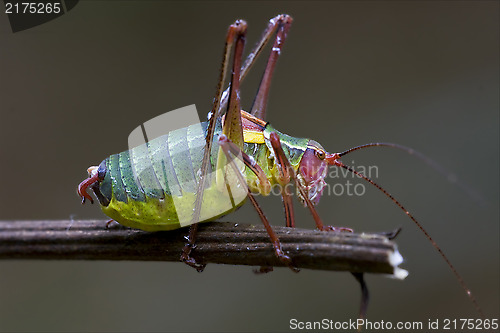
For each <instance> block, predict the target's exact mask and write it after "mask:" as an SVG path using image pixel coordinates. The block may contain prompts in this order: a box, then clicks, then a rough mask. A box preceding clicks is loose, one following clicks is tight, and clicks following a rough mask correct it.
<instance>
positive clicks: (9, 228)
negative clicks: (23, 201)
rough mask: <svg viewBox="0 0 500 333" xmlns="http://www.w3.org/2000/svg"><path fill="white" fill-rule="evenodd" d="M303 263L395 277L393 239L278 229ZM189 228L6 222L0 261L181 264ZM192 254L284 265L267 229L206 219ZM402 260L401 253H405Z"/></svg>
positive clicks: (1, 225) (0, 227)
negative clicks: (146, 229) (155, 229)
mask: <svg viewBox="0 0 500 333" xmlns="http://www.w3.org/2000/svg"><path fill="white" fill-rule="evenodd" d="M273 228H274V230H275V231H276V233H277V235H278V237H279V238H280V240H281V243H282V246H283V250H284V251H285V252H286V253H288V254H289V255H290V256H291V257H292V258H293V261H294V264H295V265H296V266H297V267H299V268H310V269H321V270H337V271H349V272H366V273H383V274H393V275H395V276H396V277H399V278H404V276H406V275H405V272H406V271H404V270H402V269H400V268H398V267H397V265H398V264H399V261H400V260H399V259H400V256H399V252H398V251H397V248H396V245H395V243H393V242H392V241H389V240H388V239H387V237H385V236H381V235H377V234H354V233H352V234H351V233H345V232H342V233H340V232H322V231H316V230H304V229H292V228H285V227H276V226H274V227H273ZM186 235H187V229H185V228H183V229H178V230H173V231H165V232H144V231H141V230H135V229H129V228H125V227H122V226H120V225H118V224H113V225H112V226H111V227H110V228H109V229H107V228H106V221H93V220H83V221H66V220H63V221H0V259H16V260H17V259H44V260H54V259H56V260H144V261H179V257H180V253H181V250H182V247H183V246H184V242H185V239H184V237H185V236H186ZM197 237H198V238H197V244H196V248H195V249H194V250H193V252H192V255H193V257H194V258H195V259H196V260H197V261H199V262H201V263H215V264H230V265H251V266H283V264H282V263H281V262H280V261H279V260H278V259H277V258H276V256H275V254H274V251H273V247H272V245H271V242H270V241H269V238H268V235H267V233H266V231H265V229H264V228H263V227H262V226H255V225H246V224H235V223H229V222H214V223H202V224H200V227H199V233H198V236H197ZM401 259H402V258H401Z"/></svg>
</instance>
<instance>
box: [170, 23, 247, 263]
mask: <svg viewBox="0 0 500 333" xmlns="http://www.w3.org/2000/svg"><path fill="white" fill-rule="evenodd" d="M245 32H246V23H245V22H244V21H241V20H238V21H236V22H235V23H234V24H232V25H231V26H229V29H228V32H227V35H226V43H225V46H224V54H223V57H222V65H221V70H220V75H219V82H218V84H217V90H216V93H215V98H214V104H213V106H212V111H211V112H210V119H209V124H208V127H207V133H206V136H205V141H206V143H205V151H204V154H203V160H202V163H201V169H200V179H199V183H198V189H197V191H196V201H195V208H194V212H193V217H192V220H191V222H192V223H191V226H190V228H189V234H188V236H187V242H186V244H185V246H184V248H183V250H182V254H181V257H180V260H181V261H183V262H185V263H186V264H188V265H189V266H191V267H193V268H195V269H196V270H197V271H199V272H201V271H203V269H204V268H205V265H203V264H199V263H197V262H196V260H195V259H194V258H192V257H191V250H192V248H193V246H194V243H195V241H196V231H197V229H198V225H197V222H199V218H200V213H201V205H202V202H203V200H202V199H203V192H204V190H205V176H206V175H207V174H208V168H209V167H211V163H210V152H211V150H212V141H213V137H214V131H215V125H216V121H217V118H218V117H219V116H218V113H219V112H218V111H219V108H220V103H221V98H222V87H223V85H224V81H225V79H226V75H227V66H228V63H229V56H230V53H231V49H232V46H233V44H234V43H235V40H236V44H237V45H240V46H239V47H236V48H235V51H234V53H235V55H234V57H235V60H234V61H233V62H237V61H236V56H237V54H238V53H239V54H240V57H241V54H242V53H243V45H242V42H238V41H240V40H243V39H244V34H245ZM238 49H240V50H238ZM237 65H238V81H239V77H240V74H239V71H240V66H241V59H240V61H239V62H237ZM233 67H234V66H233ZM233 77H234V75H233ZM237 85H238V89H239V82H238V83H237ZM238 93H239V91H238ZM238 104H239V103H238ZM238 114H239V110H238ZM240 127H241V120H240ZM241 133H242V134H241V137H242V139H241V140H242V145H243V130H242V129H241Z"/></svg>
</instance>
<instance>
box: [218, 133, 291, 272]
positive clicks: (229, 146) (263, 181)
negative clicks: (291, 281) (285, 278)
mask: <svg viewBox="0 0 500 333" xmlns="http://www.w3.org/2000/svg"><path fill="white" fill-rule="evenodd" d="M219 144H220V146H221V148H222V150H223V151H224V153H225V155H226V157H227V159H228V160H229V164H231V167H232V168H233V170H234V172H235V174H236V176H237V177H238V181H239V183H240V184H244V185H245V186H247V185H246V181H245V179H244V177H243V176H242V175H241V172H240V170H239V169H238V168H237V166H236V165H235V163H234V161H233V159H231V154H232V155H234V156H238V157H240V158H241V159H242V160H243V163H244V164H245V166H246V167H248V168H250V170H252V172H254V173H255V174H256V176H257V178H258V179H259V183H260V186H261V187H263V188H266V189H268V190H270V187H271V184H270V183H269V180H268V179H267V177H266V176H265V173H264V171H263V170H262V169H261V167H260V166H259V165H258V164H257V163H256V162H255V161H254V159H253V158H251V157H249V156H248V155H247V154H245V153H244V152H243V151H242V150H241V149H239V147H238V146H236V145H235V144H234V143H233V142H231V141H230V140H229V139H228V138H227V137H226V136H225V135H221V136H220V137H219ZM247 196H248V199H250V202H251V203H252V205H253V206H254V208H255V210H256V211H257V214H259V217H260V219H261V221H262V224H263V225H264V228H266V231H267V233H268V235H269V238H270V239H271V242H272V244H273V248H274V252H275V254H276V256H277V257H278V258H279V259H280V260H281V261H282V262H283V263H284V264H286V265H287V266H288V267H290V269H292V270H293V271H294V272H298V271H299V269H298V268H296V267H295V266H294V265H293V263H292V259H291V258H290V257H289V256H287V255H286V254H285V253H284V252H283V249H282V247H281V242H280V240H279V238H278V236H277V235H276V233H275V232H274V230H273V228H272V227H271V224H270V223H269V220H268V219H267V217H266V216H265V214H264V212H263V210H262V208H260V206H259V204H258V202H257V200H255V198H254V196H253V194H252V192H251V191H250V188H249V187H248V186H247ZM271 270H272V269H269V267H267V266H265V267H261V270H260V271H258V272H259V273H267V272H269V271H271Z"/></svg>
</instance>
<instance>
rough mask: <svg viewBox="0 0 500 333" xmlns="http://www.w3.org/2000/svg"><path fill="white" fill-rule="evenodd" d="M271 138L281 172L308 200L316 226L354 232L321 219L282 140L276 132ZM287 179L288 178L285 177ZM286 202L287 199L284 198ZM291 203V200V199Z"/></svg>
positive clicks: (328, 229)
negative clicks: (293, 182) (284, 148)
mask: <svg viewBox="0 0 500 333" xmlns="http://www.w3.org/2000/svg"><path fill="white" fill-rule="evenodd" d="M269 140H270V141H271V146H272V148H273V151H274V156H276V163H278V164H279V166H280V173H281V174H282V175H283V177H291V178H292V179H293V180H294V181H295V186H296V187H297V189H298V190H299V192H300V195H301V196H302V198H304V201H305V202H306V205H307V208H309V211H310V212H311V215H312V216H313V218H314V222H315V223H316V227H317V228H318V229H319V230H322V231H347V232H352V229H350V228H345V227H333V226H329V225H324V224H323V221H322V220H321V217H320V216H319V214H318V212H317V211H316V208H314V204H313V203H312V202H311V200H310V199H309V195H308V193H307V190H306V189H305V188H304V186H303V185H302V184H301V183H300V182H299V180H298V178H297V175H296V173H295V171H294V170H293V168H292V166H291V164H290V161H289V160H288V159H287V157H286V155H285V152H284V151H283V148H282V147H281V140H280V138H279V136H278V134H276V133H274V132H273V133H271V134H270V136H269ZM284 179H285V180H286V178H284ZM283 201H284V203H285V199H283ZM290 204H291V200H290ZM294 223H295V222H294V221H290V222H289V221H287V225H289V224H290V225H294Z"/></svg>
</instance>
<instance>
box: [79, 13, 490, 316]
mask: <svg viewBox="0 0 500 333" xmlns="http://www.w3.org/2000/svg"><path fill="white" fill-rule="evenodd" d="M291 24H292V18H291V17H290V16H288V15H284V14H283V15H278V16H276V17H274V18H272V19H271V20H270V21H269V24H268V27H267V28H266V29H265V31H264V33H263V35H262V37H261V39H260V41H259V42H258V43H257V45H256V46H255V47H254V49H253V50H252V51H251V52H250V54H249V56H248V57H247V59H246V61H245V62H243V49H244V44H245V36H246V30H247V24H246V22H245V21H242V20H237V21H236V22H235V23H234V24H232V25H231V26H230V27H229V29H228V32H227V36H226V43H225V48H224V53H223V59H222V66H221V70H220V76H219V80H218V85H217V89H216V95H215V98H214V103H213V107H212V110H211V112H210V113H209V120H208V122H203V123H201V124H194V125H191V126H188V127H186V128H182V129H178V130H175V131H171V132H169V133H167V134H165V135H163V136H160V137H158V138H155V139H153V140H151V141H149V142H148V143H146V144H144V145H141V146H138V147H135V148H132V149H130V150H128V151H124V152H122V153H119V154H114V155H111V156H110V157H108V158H106V159H105V160H103V161H102V162H101V163H100V165H99V166H92V167H90V168H88V173H89V177H88V178H87V179H85V180H84V181H82V182H81V183H80V185H79V186H78V190H77V192H78V194H79V195H80V197H81V198H82V203H85V200H86V199H88V200H89V201H90V202H93V199H92V197H91V196H90V195H89V194H88V193H87V189H88V188H90V189H91V190H92V191H93V192H94V194H95V196H96V197H97V199H98V201H99V203H100V206H101V208H102V210H103V212H104V213H105V214H106V215H108V216H109V217H111V218H112V219H113V220H115V221H117V222H119V223H120V224H122V225H124V226H128V227H132V228H138V229H142V230H145V231H160V230H172V229H177V228H180V227H184V226H190V230H189V236H188V237H187V239H188V240H187V243H186V245H185V247H184V250H183V252H182V254H181V260H182V261H184V262H185V263H187V264H188V265H190V266H192V267H194V268H196V269H197V270H198V271H202V270H203V269H204V267H205V265H204V264H201V263H198V262H196V261H195V260H194V258H193V257H191V255H190V254H191V249H192V248H193V245H194V243H195V237H196V230H197V223H198V222H206V221H212V220H215V219H216V218H218V217H220V216H222V215H225V214H228V213H230V212H232V211H234V210H235V209H237V208H238V207H239V206H241V205H242V204H243V203H244V202H245V200H247V199H248V200H249V201H250V202H251V203H252V205H253V206H254V207H255V209H256V210H257V212H258V214H259V217H260V219H261V220H262V223H263V224H264V226H265V228H266V230H267V232H268V234H269V237H270V239H271V242H272V244H273V247H274V251H275V254H276V256H277V257H278V258H279V259H280V260H281V261H283V262H284V263H285V264H286V265H288V266H289V267H290V268H291V269H292V270H294V271H297V269H296V267H294V265H293V260H292V258H290V257H289V256H288V255H287V254H286V253H284V252H283V250H282V248H281V244H280V241H279V239H278V237H277V236H276V234H275V233H274V232H273V229H272V227H271V226H270V223H269V221H268V220H267V218H266V216H265V215H264V213H263V211H262V209H261V208H260V207H259V205H258V203H257V201H256V200H255V198H254V194H256V193H259V194H261V195H264V196H266V195H269V194H270V191H271V187H273V186H278V187H279V188H280V194H281V197H282V199H283V205H284V211H285V219H286V226H287V227H295V218H294V212H293V203H292V196H293V193H290V191H289V188H290V187H289V186H288V185H290V184H292V185H294V187H295V189H296V195H297V198H298V199H299V201H300V202H302V204H303V205H304V206H306V207H307V208H308V209H309V211H310V212H311V214H312V216H313V219H314V221H315V224H316V227H317V228H318V229H319V230H322V231H331V232H342V231H343V232H351V231H352V230H351V229H349V228H344V227H333V226H328V225H325V224H324V223H323V221H322V220H321V218H320V216H319V214H318V213H317V211H316V209H315V205H317V204H318V202H319V200H320V198H321V195H322V193H323V188H324V186H325V185H326V183H325V180H324V179H325V177H326V174H327V170H328V167H329V166H335V167H339V168H344V169H346V170H348V171H349V172H351V173H353V174H355V175H357V176H359V177H360V178H363V179H364V180H365V181H367V182H369V183H370V184H372V185H374V186H375V187H376V188H378V189H379V190H380V191H382V192H383V193H384V194H385V195H386V196H387V197H388V198H390V199H391V200H392V201H393V202H394V203H395V204H396V205H397V206H398V207H399V208H400V209H402V210H403V211H404V212H405V214H406V215H408V217H409V218H410V219H411V220H412V221H413V222H414V223H416V224H417V226H418V227H419V228H420V229H421V230H422V232H423V233H424V234H425V236H426V237H427V238H428V239H429V241H430V242H431V243H432V245H433V246H434V247H435V248H436V250H437V251H438V252H439V253H440V255H441V256H442V257H443V258H444V260H445V261H446V263H447V264H448V266H449V267H450V268H451V270H452V271H453V273H454V274H455V276H456V277H457V279H458V280H459V282H460V284H461V286H462V288H463V289H464V290H465V292H466V293H467V295H468V297H469V298H470V300H471V301H472V302H473V304H474V305H475V307H476V309H477V310H478V311H479V312H480V313H482V312H481V309H480V308H479V306H478V305H477V302H476V301H475V299H474V297H473V296H472V294H471V292H470V290H469V289H468V287H467V286H466V285H465V283H464V281H463V279H462V278H461V276H460V275H459V274H458V272H457V271H456V269H455V268H454V266H453V265H452V264H451V263H450V261H449V260H448V258H447V257H446V256H445V255H444V253H443V251H442V250H441V249H440V248H439V246H438V245H437V244H436V243H435V242H434V240H433V239H432V238H431V236H430V235H429V234H428V233H427V231H425V229H424V228H423V227H422V225H421V224H420V223H419V222H418V221H417V220H416V219H415V218H414V217H413V216H412V215H411V214H410V213H409V212H408V210H407V209H406V208H404V207H403V205H402V204H401V203H400V202H399V201H397V200H396V199H395V198H394V197H393V196H392V195H391V194H389V193H388V192H387V191H386V190H385V189H383V188H382V187H381V186H380V185H378V184H377V183H375V182H374V181H373V180H371V179H370V178H368V177H366V176H365V175H363V174H362V173H359V172H358V171H356V170H354V169H353V168H351V167H350V166H348V165H345V164H344V163H343V162H342V161H341V158H342V157H343V156H345V155H347V154H349V153H351V152H353V151H356V150H359V149H363V148H368V147H375V146H388V147H393V148H398V149H402V150H405V151H407V152H413V150H412V149H410V148H407V147H404V146H401V145H398V144H393V143H369V144H366V145H362V146H357V147H354V148H351V149H348V150H346V151H344V152H341V153H329V152H327V151H326V150H325V149H324V148H323V147H322V146H321V145H320V144H319V143H318V142H316V141H314V140H312V139H308V138H295V137H292V136H289V135H286V134H284V133H281V132H279V131H278V130H276V129H275V128H274V127H272V126H271V125H270V124H269V123H268V122H266V121H265V120H264V119H265V117H266V109H267V101H268V96H269V89H270V84H271V79H272V76H273V72H274V69H275V66H276V62H277V60H278V58H279V56H280V53H281V50H282V48H283V44H284V42H285V40H286V36H287V33H288V31H289V29H290V26H291ZM273 35H275V38H274V43H273V46H272V49H271V52H270V55H269V58H268V60H267V65H266V67H265V70H264V73H263V76H262V79H261V82H260V86H259V88H258V91H257V94H256V96H255V99H254V102H253V105H252V107H251V109H250V112H248V113H247V112H245V111H244V110H242V109H241V106H240V83H241V81H242V80H243V79H244V78H245V76H246V75H247V73H248V71H249V69H250V68H251V67H252V65H253V64H254V63H255V60H256V59H257V57H258V56H259V55H260V54H261V52H262V50H263V48H264V47H265V45H266V44H267V43H268V42H269V41H270V39H271V37H272V36H273ZM231 51H232V53H233V61H232V75H231V79H230V84H229V87H228V88H227V89H226V90H224V89H223V87H224V83H225V79H226V76H228V67H229V63H230V61H229V59H230V55H231ZM226 106H227V109H226V110H225V112H224V111H223V110H224V109H225V108H226ZM203 139H205V140H203ZM196 142H198V143H199V142H202V143H203V144H201V145H199V144H198V145H195V144H194V143H196ZM228 203H229V204H228Z"/></svg>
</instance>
